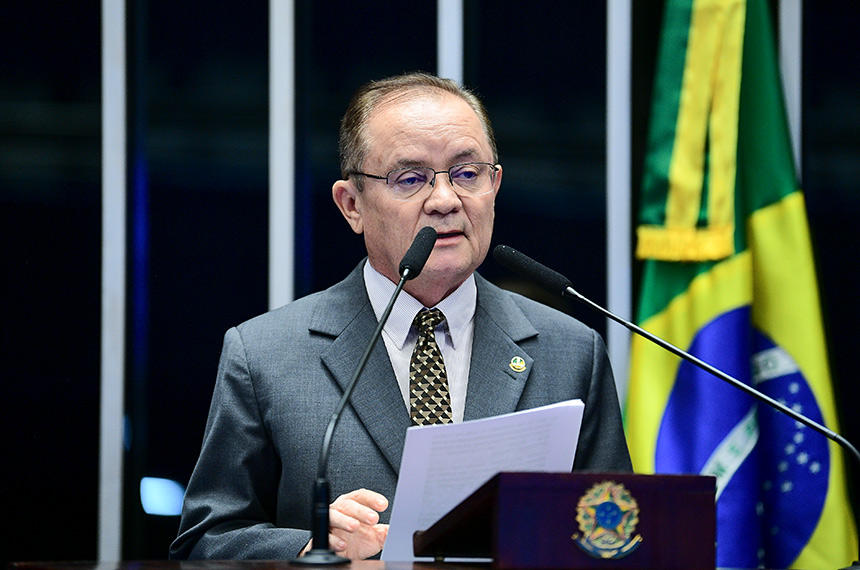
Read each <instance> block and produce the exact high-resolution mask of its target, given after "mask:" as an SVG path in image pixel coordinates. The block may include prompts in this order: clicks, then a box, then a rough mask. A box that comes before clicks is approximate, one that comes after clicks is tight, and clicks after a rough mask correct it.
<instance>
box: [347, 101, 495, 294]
mask: <svg viewBox="0 0 860 570" xmlns="http://www.w3.org/2000/svg"><path fill="white" fill-rule="evenodd" d="M366 133H367V139H366V140H367V141H368V143H369V145H368V146H369V152H368V156H367V158H366V159H365V161H364V164H363V165H362V171H363V172H367V173H369V174H377V175H380V176H385V175H386V174H387V173H388V172H389V171H391V170H393V169H395V168H400V167H404V166H429V167H431V168H433V169H434V170H437V171H441V170H447V169H448V168H450V167H451V166H453V165H455V164H460V163H464V162H493V155H492V151H491V148H490V143H489V141H488V140H487V137H486V135H485V133H484V130H483V128H482V125H481V122H480V120H479V119H478V116H477V115H476V114H475V112H474V111H473V110H472V108H471V107H469V105H468V104H467V103H466V102H465V101H463V100H462V99H461V98H459V97H457V96H455V95H453V94H450V93H445V92H438V93H436V92H433V93H430V94H410V95H408V96H406V97H400V98H395V99H393V100H391V101H388V102H384V103H382V104H381V105H379V106H378V107H377V109H376V110H375V111H374V112H373V114H372V115H371V117H370V119H369V121H368V123H367V130H366ZM500 183H501V171H499V172H498V173H497V174H496V176H495V179H494V181H493V183H492V191H491V192H490V193H488V194H484V195H482V196H460V195H458V194H457V193H456V192H455V191H454V188H453V187H452V186H451V182H450V180H449V179H448V175H447V174H444V173H442V174H438V175H437V176H436V183H435V186H434V187H433V188H432V191H430V192H429V194H428V193H427V190H429V189H425V191H424V192H421V193H419V194H418V195H416V196H413V197H412V198H410V199H408V200H405V201H401V200H395V199H394V198H393V197H392V196H391V195H390V193H389V191H388V188H387V187H386V184H385V181H384V180H376V179H371V178H364V179H363V191H362V192H357V191H354V190H355V183H354V180H352V179H351V180H349V181H339V182H337V183H335V186H334V188H333V193H334V194H335V201H336V202H338V205H339V206H340V207H341V210H342V211H343V212H344V215H345V216H346V217H347V220H349V222H350V225H352V227H353V230H355V231H356V232H357V233H363V234H364V241H365V245H366V247H367V254H368V259H369V260H370V263H371V265H372V266H373V267H374V268H375V269H376V270H377V271H379V272H380V273H382V274H383V275H385V276H386V277H388V278H389V279H391V280H392V281H395V282H396V281H397V280H398V279H399V274H398V268H399V265H400V261H401V259H402V258H403V255H404V254H405V253H406V250H407V249H408V248H409V245H410V244H411V243H412V240H413V238H414V237H415V235H416V234H417V233H418V231H419V230H420V229H421V228H423V227H424V226H431V227H433V228H434V229H435V230H436V231H437V232H438V234H439V237H438V239H437V240H436V245H435V247H434V249H433V252H432V253H431V255H430V258H429V259H428V260H427V264H426V265H425V266H424V269H423V271H422V273H421V275H420V276H419V277H418V278H417V279H416V280H415V282H414V283H413V282H410V284H412V285H413V287H412V288H413V289H416V288H423V287H430V288H431V289H432V290H433V291H434V292H431V293H430V296H431V297H434V296H438V294H439V293H441V294H442V297H444V296H445V295H447V294H448V293H450V292H451V291H453V290H454V289H455V288H456V287H458V286H459V285H460V284H461V283H462V282H463V281H464V280H465V279H466V278H467V277H468V276H469V275H471V273H472V272H473V271H475V269H477V267H478V266H479V265H480V264H481V262H482V261H483V260H484V258H485V257H486V255H487V251H488V250H489V247H490V239H491V236H492V231H493V217H494V205H495V199H496V193H497V192H498V189H499V184H500ZM339 184H340V185H341V187H342V189H343V193H346V192H347V190H346V188H344V185H347V186H348V187H349V188H350V189H351V190H353V191H351V192H349V196H351V197H352V204H354V212H349V213H348V212H347V211H345V209H344V207H343V206H342V205H341V203H340V201H339V200H338V185H339ZM343 193H342V194H343ZM347 209H349V206H348V207H347ZM440 299H441V297H440V298H439V299H435V301H436V302H438V300H440Z"/></svg>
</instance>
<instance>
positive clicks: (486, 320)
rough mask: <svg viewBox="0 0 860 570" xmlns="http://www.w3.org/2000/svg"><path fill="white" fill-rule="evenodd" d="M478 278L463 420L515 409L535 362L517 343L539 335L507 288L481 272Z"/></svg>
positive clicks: (476, 277) (504, 412)
mask: <svg viewBox="0 0 860 570" xmlns="http://www.w3.org/2000/svg"><path fill="white" fill-rule="evenodd" d="M475 279H476V283H477V286H478V305H477V308H476V309H475V338H474V341H473V343H472V359H471V364H470V368H469V370H470V371H469V387H468V390H467V395H466V410H465V414H464V420H475V419H479V418H486V417H489V416H496V415H500V414H507V413H510V412H513V411H516V409H517V404H518V403H519V400H520V397H521V396H522V392H523V388H524V387H525V384H526V381H527V380H528V377H529V374H530V373H531V369H532V365H533V363H534V359H533V358H532V357H531V356H530V355H529V354H528V353H527V352H526V351H525V350H524V349H523V348H521V347H520V346H519V345H518V344H517V343H518V342H521V341H523V340H525V339H527V338H530V337H534V336H536V335H537V330H536V329H535V328H534V327H533V326H532V325H531V323H530V322H529V321H528V319H527V318H526V317H525V315H524V314H523V312H522V311H521V310H520V308H519V307H517V305H516V304H515V303H514V302H513V301H512V300H511V299H510V297H509V296H508V295H507V294H506V293H505V292H503V291H501V290H500V289H498V288H497V287H495V286H494V285H492V284H490V283H489V282H487V281H486V280H484V279H483V278H482V277H481V276H480V275H477V274H475ZM517 358H521V359H522V361H523V362H522V364H520V363H519V362H517V361H516V359H517Z"/></svg>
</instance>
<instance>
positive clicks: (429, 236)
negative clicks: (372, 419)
mask: <svg viewBox="0 0 860 570" xmlns="http://www.w3.org/2000/svg"><path fill="white" fill-rule="evenodd" d="M434 245H436V230H434V229H433V228H431V227H430V226H426V227H424V228H421V230H420V231H419V232H418V235H416V236H415V239H413V240H412V245H410V246H409V249H408V250H407V251H406V255H404V256H403V260H402V261H401V262H400V268H399V269H400V281H399V282H398V283H397V287H396V288H395V289H394V293H392V294H391V299H390V300H389V301H388V305H387V306H386V307H385V311H384V312H383V313H382V316H381V317H380V319H379V323H378V324H377V325H376V330H374V331H373V334H372V335H371V337H370V342H368V343H367V348H366V349H365V351H364V354H362V355H361V360H359V361H358V366H357V367H356V369H355V373H354V374H353V375H352V378H350V380H349V383H348V384H347V385H346V389H344V391H343V396H341V398H340V401H339V402H338V403H337V407H336V408H335V410H334V412H333V413H332V415H331V419H330V420H329V422H328V427H327V428H326V431H325V437H324V438H323V444H322V451H321V452H320V459H319V464H318V466H317V478H316V481H314V490H313V504H312V507H311V537H312V539H313V548H311V549H310V550H309V551H308V552H307V554H305V555H304V556H299V557H297V558H293V559H292V560H290V564H297V565H300V566H334V565H338V564H348V563H349V559H348V558H344V557H343V556H339V555H337V554H335V552H334V551H333V550H332V549H331V548H330V547H329V542H328V531H329V510H328V509H329V504H330V503H331V496H330V490H329V484H328V478H327V477H326V471H327V470H328V457H329V454H330V452H331V440H332V435H333V434H334V430H335V428H336V427H337V424H338V422H339V421H340V415H341V413H343V409H344V408H345V407H346V404H347V402H348V401H349V397H350V396H351V395H352V392H353V390H354V389H355V384H356V382H357V381H358V377H359V376H360V375H361V372H362V371H363V370H364V366H365V365H366V364H367V360H368V358H370V353H371V352H372V351H373V347H374V346H376V341H377V340H379V337H380V335H381V334H382V327H384V326H385V323H386V322H387V321H388V316H389V315H390V314H391V309H392V308H393V307H394V301H396V300H397V296H398V295H400V291H401V290H403V286H404V285H405V284H406V282H407V281H409V280H410V279H414V278H416V277H418V275H419V274H420V273H421V270H422V269H424V264H425V263H427V258H428V257H430V253H431V252H432V251H433V246H434Z"/></svg>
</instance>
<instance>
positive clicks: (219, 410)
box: [170, 328, 310, 559]
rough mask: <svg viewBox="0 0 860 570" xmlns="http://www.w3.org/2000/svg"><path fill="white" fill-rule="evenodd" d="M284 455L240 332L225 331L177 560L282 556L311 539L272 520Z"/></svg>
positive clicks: (176, 546)
mask: <svg viewBox="0 0 860 570" xmlns="http://www.w3.org/2000/svg"><path fill="white" fill-rule="evenodd" d="M280 473H281V459H280V457H279V456H278V454H277V452H276V450H275V447H274V445H273V444H272V441H271V437H270V434H269V433H268V430H267V429H266V426H265V424H264V422H263V419H262V417H261V414H260V410H259V407H258V405H257V399H256V395H255V392H254V384H253V379H252V377H251V375H250V373H249V369H248V363H247V359H246V355H245V348H244V345H243V342H242V338H241V335H240V333H239V331H238V330H237V329H235V328H233V329H230V330H229V331H228V332H227V334H226V335H225V337H224V346H223V349H222V352H221V361H220V363H219V365H218V376H217V379H216V382H215V391H214V394H213V397H212V404H211V407H210V410H209V419H208V420H207V423H206V431H205V434H204V437H203V446H202V449H201V452H200V458H199V459H198V462H197V465H196V467H195V468H194V472H193V474H192V476H191V480H190V481H189V484H188V489H187V492H186V495H185V502H184V505H183V510H182V519H181V522H180V528H179V535H178V537H177V538H176V540H175V541H174V542H173V544H172V545H171V547H170V558H172V559H200V558H209V559H285V558H292V557H294V556H296V555H297V554H298V553H299V552H300V551H301V549H302V548H303V547H304V546H305V544H307V542H308V540H310V532H309V531H307V530H302V529H290V528H278V527H277V526H276V525H275V520H276V518H275V517H276V510H277V504H278V497H277V494H278V480H279V476H280Z"/></svg>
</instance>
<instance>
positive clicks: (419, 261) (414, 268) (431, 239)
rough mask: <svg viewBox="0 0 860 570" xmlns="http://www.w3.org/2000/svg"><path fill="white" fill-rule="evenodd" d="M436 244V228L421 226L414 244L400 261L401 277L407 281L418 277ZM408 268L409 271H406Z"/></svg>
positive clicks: (413, 241)
mask: <svg viewBox="0 0 860 570" xmlns="http://www.w3.org/2000/svg"><path fill="white" fill-rule="evenodd" d="M435 245H436V230H434V229H433V228H431V227H430V226H424V227H423V228H421V230H419V232H418V235H416V236H415V239H414V240H412V245H410V246H409V250H408V251H407V252H406V255H404V256H403V261H401V262H400V277H401V278H405V279H406V280H407V281H408V280H409V279H415V278H416V277H418V275H419V274H420V273H421V270H422V269H424V264H425V263H427V258H428V257H430V253H431V252H432V251H433V246H435ZM407 269H408V270H409V271H406V270H407Z"/></svg>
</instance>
